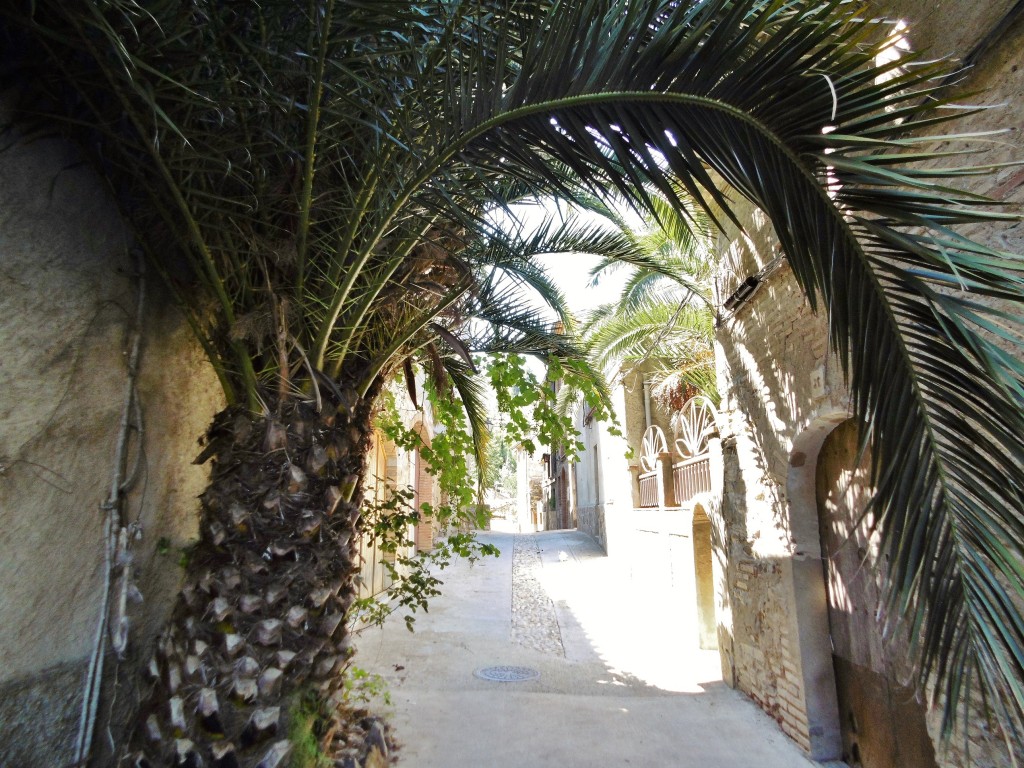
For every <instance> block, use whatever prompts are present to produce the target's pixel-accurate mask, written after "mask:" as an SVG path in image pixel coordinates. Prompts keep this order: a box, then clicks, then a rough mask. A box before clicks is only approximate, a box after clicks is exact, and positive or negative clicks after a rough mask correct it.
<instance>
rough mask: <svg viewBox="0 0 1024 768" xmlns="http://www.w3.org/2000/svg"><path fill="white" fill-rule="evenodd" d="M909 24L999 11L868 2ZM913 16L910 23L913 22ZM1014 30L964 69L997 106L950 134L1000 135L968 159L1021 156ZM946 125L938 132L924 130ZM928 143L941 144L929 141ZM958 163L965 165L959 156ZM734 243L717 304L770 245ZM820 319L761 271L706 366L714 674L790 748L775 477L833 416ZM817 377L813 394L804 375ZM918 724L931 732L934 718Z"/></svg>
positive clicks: (789, 649) (989, 745) (981, 761)
mask: <svg viewBox="0 0 1024 768" xmlns="http://www.w3.org/2000/svg"><path fill="white" fill-rule="evenodd" d="M878 5H879V6H881V5H886V6H888V9H889V10H890V11H891V12H892V13H893V14H894V15H896V16H900V17H904V18H907V19H908V20H909V21H910V28H911V33H912V34H914V35H915V36H914V38H913V41H912V42H913V45H914V46H915V47H917V48H921V47H925V46H929V47H931V48H932V50H934V51H937V52H941V53H948V52H950V51H958V52H960V53H961V54H964V53H966V49H967V48H970V47H971V46H973V45H975V44H976V43H977V42H978V40H980V39H981V38H982V37H984V35H985V33H986V31H987V27H988V26H989V25H990V24H991V23H992V22H993V21H995V20H998V19H999V18H1001V17H1002V14H1003V13H1004V12H1005V10H1006V9H1007V8H1008V7H1009V6H1010V5H1011V3H1010V2H1008V1H1007V2H996V3H990V4H964V3H959V2H939V3H935V2H931V1H929V2H924V0H921V1H920V2H918V1H917V0H913V1H906V2H896V3H888V4H878ZM915 18H920V19H922V21H921V22H920V23H916V24H915V22H914V19H915ZM1022 50H1024V24H1022V23H1020V22H1018V23H1016V24H1014V25H1012V26H1010V27H1008V28H1007V29H1006V30H1005V34H1004V36H1003V37H1002V39H1001V40H1000V42H999V44H998V45H997V46H995V47H993V48H991V49H990V50H989V51H988V52H987V54H986V55H985V57H984V58H982V59H981V60H980V62H979V63H978V64H977V65H976V66H975V67H974V69H972V70H971V73H970V76H969V78H968V79H967V80H966V81H965V83H964V84H963V85H962V86H961V88H962V90H968V91H972V92H973V91H978V93H976V94H973V95H972V96H971V99H970V103H972V104H987V105H997V104H1002V105H1005V106H1002V107H1001V108H999V109H995V110H990V111H986V112H984V113H981V114H979V115H974V116H971V117H969V118H968V119H966V120H964V121H961V122H959V123H958V124H957V125H956V130H961V131H980V130H990V129H993V128H1002V129H1006V133H1004V134H1002V135H1001V136H999V137H998V140H997V141H991V140H982V141H978V142H977V146H978V147H979V148H980V149H981V150H982V154H981V156H980V157H981V160H980V162H992V163H998V162H1006V161H1009V160H1015V159H1019V158H1021V157H1024V147H1022V143H1024V142H1022V137H1021V131H1020V129H1019V126H1020V125H1021V122H1022V112H1024V99H1022V96H1024V93H1022V91H1024V81H1022V79H1021V77H1020V74H1019V66H1020V64H1021V53H1020V52H1021V51H1022ZM936 130H937V132H941V131H948V130H950V127H949V126H943V127H941V128H938V129H936ZM935 148H938V149H948V148H950V147H949V146H948V145H947V144H945V143H938V142H937V143H936V145H935ZM972 162H974V161H973V160H972ZM964 181H965V184H964V186H966V187H967V188H969V189H971V190H974V191H979V192H984V193H987V194H990V195H992V196H993V197H995V198H997V199H1000V200H1005V201H1008V202H1011V203H1015V204H1017V206H1018V207H1017V208H1016V210H1019V203H1020V202H1021V201H1022V200H1024V186H1022V184H1024V172H1022V171H1021V170H1020V168H1019V167H1009V168H1004V169H1000V170H997V171H995V172H993V173H991V174H987V175H985V176H980V177H976V178H968V179H966V180H964ZM744 215H745V221H744V223H745V225H746V229H747V234H746V235H743V236H740V235H737V234H736V233H730V235H729V236H726V237H724V238H723V240H722V241H721V243H720V250H721V251H722V252H723V253H724V258H723V261H722V263H721V265H720V269H719V271H718V273H717V276H716V277H717V284H716V289H717V294H718V301H719V302H720V301H721V300H722V299H723V298H724V297H725V296H728V295H729V294H730V293H731V292H732V290H734V289H735V287H736V285H737V284H738V283H739V282H740V281H742V280H743V279H744V278H745V277H746V276H747V275H750V274H753V273H754V272H756V271H757V270H758V269H759V268H760V267H761V266H763V265H764V264H765V263H767V262H768V261H769V260H770V258H771V256H772V254H773V252H774V251H773V249H774V248H775V241H774V238H773V236H772V233H771V229H770V226H768V224H767V222H765V221H764V219H763V217H760V216H759V214H758V213H757V212H756V211H753V210H747V211H745V213H744ZM967 231H968V232H969V234H971V235H972V236H973V237H976V238H978V239H979V240H981V241H982V242H988V243H990V244H992V245H994V246H996V247H1002V248H1006V249H1009V250H1013V251H1015V252H1018V253H1019V252H1021V251H1022V250H1024V227H1022V226H1021V225H1016V226H1011V227H1005V226H1003V227H1001V228H1000V229H998V230H996V229H991V228H989V229H986V228H981V227H975V228H973V230H967ZM826 323H827V320H826V319H825V318H823V317H815V316H814V315H813V314H812V313H811V312H810V309H809V307H808V305H807V304H806V302H805V301H803V299H802V297H801V294H800V292H799V289H798V288H797V286H796V284H795V281H794V280H793V278H792V275H791V273H790V272H789V271H788V268H786V267H783V269H782V270H780V271H779V272H777V273H775V274H774V275H773V276H772V277H771V278H770V279H769V281H768V283H767V285H765V286H764V287H762V288H761V289H760V290H759V291H758V293H757V294H755V296H754V298H753V300H752V301H751V302H750V303H749V305H747V306H745V307H742V308H741V309H740V310H739V311H738V312H737V313H736V314H735V315H734V316H727V317H725V318H724V322H723V323H722V325H721V327H720V328H719V335H718V342H719V344H718V348H717V359H718V367H719V386H720V389H721V391H722V392H723V402H722V415H723V419H722V421H723V432H722V438H723V451H724V478H725V498H724V500H723V506H722V525H723V526H724V531H723V540H724V543H723V545H722V546H723V549H724V550H725V552H724V554H725V555H726V556H727V557H726V560H727V565H726V582H727V594H726V595H724V596H723V599H724V601H725V602H726V603H728V609H729V611H730V613H728V614H727V615H728V616H731V621H727V622H725V623H724V624H722V625H720V640H721V650H722V654H723V667H724V668H725V669H726V676H727V677H728V674H729V672H730V671H731V672H732V673H733V674H734V676H735V681H736V684H737V685H738V686H739V687H740V688H741V689H742V690H744V691H746V692H747V693H749V694H750V695H751V696H752V697H753V698H754V699H755V700H757V701H758V702H760V703H761V704H762V706H764V707H765V709H767V710H768V711H769V712H771V713H772V714H773V715H775V716H776V717H777V718H778V719H779V721H780V724H781V725H782V727H783V728H784V730H785V731H786V732H787V733H788V734H790V735H791V736H792V737H794V738H795V739H796V740H797V741H798V742H800V743H805V741H806V736H805V734H806V729H807V723H806V714H807V713H806V711H805V710H806V707H805V701H804V698H803V696H804V694H805V692H804V691H802V690H801V689H800V686H799V680H798V679H797V678H799V675H798V674H795V673H797V672H799V663H798V659H797V656H798V654H797V652H796V648H795V644H796V642H798V638H795V637H791V636H790V629H791V628H792V622H791V620H790V619H791V616H790V615H788V614H789V613H790V612H791V611H792V604H791V603H790V601H789V599H787V595H786V593H787V585H786V584H785V583H784V582H785V580H786V578H787V576H786V574H787V571H788V568H789V563H788V561H787V558H788V557H789V556H790V554H792V550H793V544H794V542H793V531H792V530H791V521H790V519H789V510H788V500H787V499H786V479H787V470H788V463H789V454H790V452H791V450H792V444H793V439H794V437H795V436H796V435H798V434H800V433H801V431H802V430H804V429H805V428H807V427H808V426H809V425H810V424H812V423H817V422H816V419H817V417H820V416H823V415H824V414H835V413H841V412H842V411H843V410H844V409H845V403H846V399H847V395H846V389H845V385H844V383H843V382H842V380H841V379H840V378H839V377H838V375H837V370H836V368H837V366H836V365H835V363H834V361H832V360H831V359H829V356H828V354H827V325H826ZM816 375H820V376H821V380H822V382H821V383H822V386H820V387H815V386H813V383H812V378H813V377H815V376H816ZM929 726H930V727H931V729H932V731H933V734H936V733H937V728H936V726H937V716H936V714H935V713H933V714H932V717H931V718H930V722H929ZM970 742H971V746H970V756H969V757H968V756H967V755H966V754H965V753H964V750H963V749H962V744H963V740H962V739H959V740H957V741H954V743H953V745H952V746H951V748H950V749H949V750H948V751H946V752H944V753H943V754H941V755H940V764H941V765H944V766H967V765H972V766H1004V765H1007V760H1006V756H1005V748H1001V747H1000V745H999V744H998V739H997V735H996V734H993V733H992V732H991V730H990V729H989V728H988V726H987V725H986V724H985V723H984V722H983V721H982V720H981V719H980V718H975V719H974V721H973V724H972V726H971V733H970Z"/></svg>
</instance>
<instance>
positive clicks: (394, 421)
mask: <svg viewBox="0 0 1024 768" xmlns="http://www.w3.org/2000/svg"><path fill="white" fill-rule="evenodd" d="M424 391H425V393H426V396H427V402H428V403H429V405H430V413H431V414H432V416H433V418H434V420H435V424H437V425H438V426H439V427H441V429H438V430H436V431H435V434H434V435H433V438H432V440H431V441H430V442H429V443H428V442H427V441H426V440H425V439H424V438H423V435H422V434H421V432H420V431H419V430H417V429H415V428H413V427H411V426H407V425H406V424H405V423H404V422H403V419H402V414H401V412H400V411H399V409H398V407H397V405H396V399H395V394H394V391H393V390H392V389H388V390H387V391H386V392H385V393H384V394H383V395H382V396H381V398H380V408H379V411H378V414H377V417H376V426H377V428H378V429H379V430H380V431H381V433H382V434H383V435H384V436H385V437H387V438H388V439H389V440H390V441H392V442H393V443H394V444H395V445H396V446H398V447H399V448H403V449H404V450H406V451H419V456H420V459H421V460H422V461H423V462H424V464H425V467H426V471H427V472H428V473H429V474H431V475H432V476H433V477H434V478H435V481H436V482H437V485H438V488H439V489H440V497H441V499H442V502H441V503H440V504H436V505H435V504H432V503H431V502H430V501H423V502H421V503H420V504H419V506H418V507H415V506H414V505H413V502H414V500H415V496H416V495H415V491H414V490H413V489H412V488H411V487H406V488H394V487H388V488H386V491H385V494H384V499H383V500H380V501H367V502H365V503H364V505H363V518H362V519H363V527H364V531H365V532H366V535H368V536H369V537H370V539H371V540H372V541H373V542H375V543H376V545H377V546H378V548H379V549H380V551H382V552H384V553H386V555H387V557H385V559H384V560H383V562H382V565H383V567H384V568H385V570H386V571H387V573H388V576H389V582H390V584H389V586H388V588H387V589H386V590H385V592H384V594H383V596H370V597H366V598H362V599H360V600H357V601H356V602H355V603H354V604H353V607H352V608H351V609H350V617H351V619H352V620H353V621H354V622H355V623H356V624H364V625H365V624H380V623H381V622H383V621H384V619H385V618H387V617H388V616H389V615H391V614H392V613H393V612H395V611H396V610H404V611H407V613H406V615H405V617H404V620H405V623H406V627H407V628H408V629H409V630H410V631H412V629H413V625H414V624H415V621H416V620H415V617H414V616H413V615H412V614H413V613H415V612H416V611H420V610H422V611H427V610H428V607H429V601H430V599H431V598H433V597H436V596H437V595H439V594H441V592H440V589H439V588H440V586H441V584H442V583H443V582H442V581H441V579H440V578H439V577H438V576H437V573H438V572H439V571H442V570H444V569H445V568H447V567H448V566H449V565H450V564H451V563H452V562H453V561H454V560H455V559H456V558H465V559H467V560H469V561H470V562H473V561H475V560H476V559H478V558H480V557H484V556H488V555H493V556H497V555H498V554H499V552H498V550H497V548H496V547H494V546H493V545H491V544H486V543H482V542H479V541H477V540H476V538H475V536H474V534H473V531H474V530H476V529H478V528H483V527H486V525H487V522H488V517H487V513H486V510H484V509H483V508H482V507H481V506H480V505H478V504H476V496H477V494H476V492H475V483H474V476H473V474H472V472H471V462H470V461H469V457H470V456H472V455H473V453H474V449H475V446H474V438H473V434H472V430H471V429H470V428H469V425H468V420H467V416H466V412H465V409H464V408H463V407H462V402H461V399H460V398H459V397H458V396H457V395H455V394H454V393H453V392H447V393H441V392H439V391H438V388H437V386H436V385H435V384H434V383H432V382H430V381H429V380H428V381H427V382H425V384H424ZM424 518H430V519H431V520H432V521H433V523H434V524H435V525H437V526H438V527H440V529H441V536H440V537H439V538H437V539H436V540H435V542H434V547H433V549H431V550H430V551H428V552H417V553H416V554H415V555H411V556H410V555H408V554H406V551H407V550H408V549H409V548H410V547H411V546H412V545H413V543H414V542H413V539H412V538H411V537H410V533H409V532H410V530H412V528H413V527H414V526H415V525H416V524H417V523H418V522H420V520H422V519H424Z"/></svg>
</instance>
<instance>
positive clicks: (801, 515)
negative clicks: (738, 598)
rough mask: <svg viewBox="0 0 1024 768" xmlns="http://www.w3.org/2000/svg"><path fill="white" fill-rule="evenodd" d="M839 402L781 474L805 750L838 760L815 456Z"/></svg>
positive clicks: (823, 414)
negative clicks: (787, 529) (787, 532)
mask: <svg viewBox="0 0 1024 768" xmlns="http://www.w3.org/2000/svg"><path fill="white" fill-rule="evenodd" d="M850 415H851V414H850V413H849V411H847V410H846V409H843V408H834V407H827V408H824V409H822V410H820V411H818V412H817V413H816V414H815V416H814V417H813V418H812V419H811V422H810V424H809V425H808V426H807V427H806V428H805V429H804V430H803V431H801V432H800V433H799V434H797V435H796V437H795V438H794V439H793V448H792V450H791V451H790V456H789V469H788V471H787V476H786V497H787V499H788V521H787V523H788V526H789V532H790V540H791V546H792V554H791V556H790V557H789V558H788V559H787V561H786V562H785V563H784V564H783V567H784V570H785V571H788V573H787V574H786V575H787V576H788V578H787V582H788V587H789V595H788V599H789V601H790V604H791V610H790V611H789V617H790V626H789V627H788V628H787V629H788V635H789V638H790V642H789V645H790V655H791V657H792V658H791V659H790V661H791V663H792V665H793V667H794V669H795V671H796V677H797V680H798V682H799V687H800V690H801V691H802V693H803V704H804V708H805V714H806V716H807V738H808V742H809V744H810V750H809V752H810V756H811V757H812V758H813V759H815V760H822V761H824V760H837V759H839V757H840V755H841V754H842V736H841V731H840V727H839V704H838V701H837V697H836V680H835V671H834V669H833V667H832V643H831V638H830V636H829V624H828V594H827V592H826V589H825V572H824V569H823V567H822V560H821V537H820V534H819V530H818V502H817V498H816V488H817V483H816V475H817V466H818V456H819V454H820V453H821V448H822V446H823V445H824V443H825V439H826V438H827V437H828V435H829V434H830V433H831V432H832V430H834V429H835V428H836V427H838V426H839V425H840V424H842V423H843V422H844V421H846V420H847V419H849V418H850Z"/></svg>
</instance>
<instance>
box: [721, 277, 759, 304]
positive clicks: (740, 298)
mask: <svg viewBox="0 0 1024 768" xmlns="http://www.w3.org/2000/svg"><path fill="white" fill-rule="evenodd" d="M760 287H761V278H759V277H758V276H757V275H751V276H750V277H748V278H747V279H746V280H744V281H743V282H742V283H740V284H739V286H738V287H737V288H736V290H735V291H733V292H732V293H731V294H730V295H729V298H727V299H726V300H725V308H726V309H728V310H729V311H730V312H735V311H736V309H737V308H738V307H739V306H740V305H741V304H743V302H745V301H747V300H748V299H749V298H750V297H751V296H753V295H754V294H755V293H756V292H757V289H758V288H760Z"/></svg>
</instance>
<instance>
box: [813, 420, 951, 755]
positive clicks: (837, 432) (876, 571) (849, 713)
mask: <svg viewBox="0 0 1024 768" xmlns="http://www.w3.org/2000/svg"><path fill="white" fill-rule="evenodd" d="M858 460H859V461H858ZM870 495H871V487H870V460H869V457H868V456H864V455H860V452H859V450H858V436H857V425H856V423H855V422H854V421H853V420H847V421H845V422H843V423H842V424H840V425H839V426H838V427H836V428H835V429H834V430H833V431H832V432H831V433H830V434H829V435H828V436H827V437H826V438H825V441H824V443H823V444H822V446H821V451H820V453H819V454H818V460H817V464H816V468H815V501H816V507H817V515H818V530H819V536H820V541H821V554H822V560H823V563H824V570H825V574H824V575H825V585H826V593H827V598H828V625H829V633H830V637H831V645H832V665H833V670H834V673H835V681H836V683H835V684H836V694H837V699H838V710H839V730H840V734H841V737H842V759H843V760H845V761H846V763H847V764H848V765H849V766H851V768H852V767H856V766H863V768H902V767H903V766H915V768H934V766H935V752H934V748H933V746H932V742H931V739H930V738H929V736H928V730H927V727H926V725H925V712H924V707H923V706H922V705H921V704H920V702H918V701H917V699H916V697H915V695H914V692H913V690H911V689H909V688H907V687H905V686H903V685H901V684H900V683H899V677H900V675H899V672H900V670H899V669H898V665H899V663H900V660H901V659H905V658H906V652H905V644H904V643H901V642H900V641H899V639H898V638H897V639H892V638H885V639H883V637H882V632H881V627H880V625H879V620H878V618H877V616H878V614H879V610H880V608H881V606H882V588H883V585H884V579H885V573H884V571H885V566H884V563H881V562H879V559H878V557H877V551H876V549H875V547H874V542H873V540H872V536H871V527H872V522H873V521H872V519H871V516H870V514H868V515H865V508H866V506H867V503H868V501H869V500H870Z"/></svg>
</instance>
